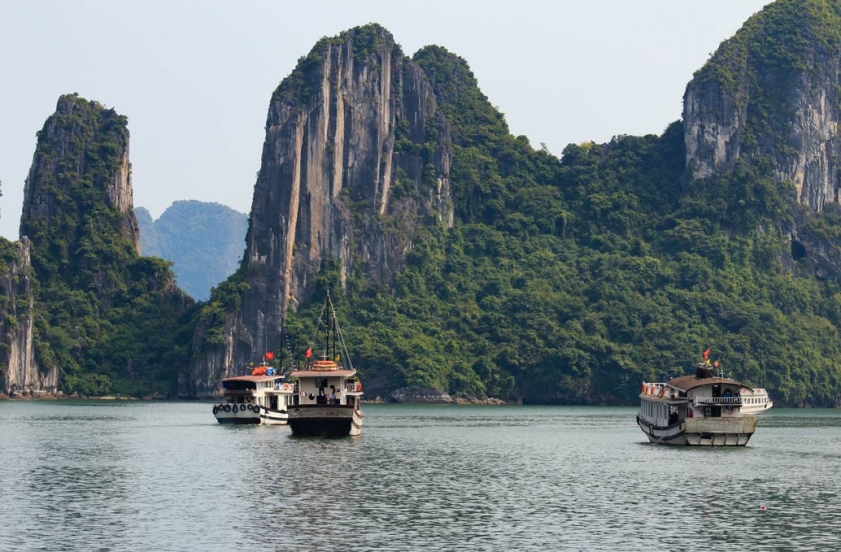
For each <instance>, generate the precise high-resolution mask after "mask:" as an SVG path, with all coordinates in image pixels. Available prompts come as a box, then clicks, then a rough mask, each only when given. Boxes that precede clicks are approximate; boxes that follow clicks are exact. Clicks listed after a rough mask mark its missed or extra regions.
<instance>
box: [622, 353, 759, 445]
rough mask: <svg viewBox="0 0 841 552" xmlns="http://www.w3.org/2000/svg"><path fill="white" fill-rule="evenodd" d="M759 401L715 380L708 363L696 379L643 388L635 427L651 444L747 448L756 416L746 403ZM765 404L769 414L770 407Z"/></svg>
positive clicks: (742, 388)
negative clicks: (637, 427) (745, 408)
mask: <svg viewBox="0 0 841 552" xmlns="http://www.w3.org/2000/svg"><path fill="white" fill-rule="evenodd" d="M708 354H709V351H706V352H705V353H704V355H705V359H706V358H707V355H708ZM755 396H756V395H755V391H754V389H752V388H750V387H748V386H746V385H743V384H741V383H739V382H737V381H734V380H732V379H728V378H725V377H721V374H718V375H716V373H715V369H714V366H712V365H710V364H709V362H708V360H707V361H705V362H703V363H700V364H698V365H697V366H696V368H695V375H691V376H682V377H678V378H674V379H672V380H669V381H667V382H665V383H643V384H642V391H641V392H640V399H641V404H640V410H639V414H637V424H638V425H639V427H640V429H641V430H642V432H643V433H645V435H646V437H648V440H649V441H650V442H652V443H657V444H664V445H710V446H744V445H746V444H747V443H748V441H749V440H750V438H751V436H752V435H753V433H754V431H755V430H756V416H755V415H754V414H755V413H756V410H755V409H753V408H748V409H747V411H746V410H744V406H745V403H744V401H745V398H752V397H755ZM765 396H766V398H767V393H766V394H765ZM756 404H757V406H758V405H759V403H756ZM763 404H767V405H769V406H767V408H770V401H768V402H766V403H763ZM749 406H752V404H751V405H749ZM762 409H763V410H765V407H763V408H762Z"/></svg>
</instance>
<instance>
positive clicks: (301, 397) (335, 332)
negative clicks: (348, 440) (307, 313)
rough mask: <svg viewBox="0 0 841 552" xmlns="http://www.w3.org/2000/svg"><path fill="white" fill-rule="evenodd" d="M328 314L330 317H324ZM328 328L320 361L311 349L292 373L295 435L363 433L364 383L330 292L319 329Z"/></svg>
mask: <svg viewBox="0 0 841 552" xmlns="http://www.w3.org/2000/svg"><path fill="white" fill-rule="evenodd" d="M325 316H326V320H325V319H324V318H325ZM322 329H323V331H324V343H323V346H324V350H323V351H322V354H321V355H320V356H319V357H318V359H317V360H314V359H313V353H312V348H309V349H307V353H306V355H305V356H306V365H305V366H304V367H303V369H301V370H296V371H294V372H292V373H291V374H290V376H289V377H290V378H292V379H296V380H297V385H296V391H297V398H296V401H295V404H294V405H293V406H290V407H289V427H290V428H291V429H292V434H293V435H303V436H321V437H343V436H346V435H359V434H360V433H361V432H362V419H363V417H364V416H363V414H362V410H361V408H360V402H361V400H362V383H361V382H360V381H359V378H358V377H357V376H356V370H355V369H354V368H353V364H352V363H351V360H350V355H349V354H348V351H347V347H346V345H345V341H344V338H343V337H342V333H341V330H340V329H339V321H338V319H337V318H336V311H335V309H334V308H333V302H332V301H331V299H330V294H329V293H328V294H327V299H326V301H325V305H324V309H323V310H322V319H321V320H319V327H318V329H317V330H316V331H317V332H318V333H319V334H320V331H319V330H322Z"/></svg>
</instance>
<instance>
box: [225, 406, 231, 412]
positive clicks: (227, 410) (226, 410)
mask: <svg viewBox="0 0 841 552" xmlns="http://www.w3.org/2000/svg"><path fill="white" fill-rule="evenodd" d="M230 411H231V405H229V404H226V405H225V412H230Z"/></svg>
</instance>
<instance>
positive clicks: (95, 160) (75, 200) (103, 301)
mask: <svg viewBox="0 0 841 552" xmlns="http://www.w3.org/2000/svg"><path fill="white" fill-rule="evenodd" d="M132 196H133V192H132V183H131V164H130V162H129V132H128V127H127V118H126V117H125V116H123V115H119V114H118V113H117V112H116V111H115V110H113V109H109V108H106V107H104V106H102V105H101V104H99V103H98V102H95V101H88V100H85V99H83V98H80V97H79V96H78V95H77V94H69V95H64V96H62V97H61V98H59V100H58V104H57V106H56V111H55V113H54V114H53V115H51V116H50V117H49V118H47V120H46V122H45V124H44V126H43V128H42V129H41V131H39V132H38V141H37V144H36V148H35V154H34V156H33V160H32V168H31V170H30V172H29V175H28V177H27V180H26V186H25V190H24V202H23V214H22V217H21V224H20V229H21V235H22V238H21V239H22V240H24V239H25V238H28V241H29V243H30V249H29V251H30V258H31V265H32V273H33V276H34V279H35V280H37V283H38V285H37V286H35V287H34V302H33V310H34V314H35V316H34V327H33V328H32V339H33V340H34V358H35V361H36V362H37V365H38V368H39V369H40V370H41V371H42V372H47V373H50V374H52V373H55V374H58V373H59V372H60V377H61V382H60V383H61V387H62V389H63V390H64V391H66V392H68V393H74V392H77V393H79V394H84V395H101V394H105V393H109V392H116V393H124V394H137V395H143V394H158V395H165V394H167V393H172V392H174V387H175V374H176V372H177V366H178V363H182V365H183V364H186V350H187V349H186V347H184V348H182V347H181V346H180V344H179V343H178V341H179V339H184V340H186V338H185V337H183V336H182V337H179V335H181V334H182V333H184V330H182V328H183V326H184V322H183V321H179V317H180V316H181V315H182V314H183V313H184V312H185V310H187V309H188V308H189V307H190V305H191V304H192V301H191V300H190V299H189V298H187V297H185V296H184V294H183V293H182V292H181V291H180V290H179V289H178V288H177V287H176V286H175V285H174V277H173V275H172V272H171V271H170V270H169V268H168V266H167V263H166V262H164V261H161V260H160V259H154V258H142V257H140V255H139V249H140V247H139V243H140V233H139V230H138V225H137V220H136V218H135V215H134V212H133V205H132ZM24 243H26V242H24ZM27 354H28V355H31V354H32V352H27ZM33 366H34V365H33ZM30 371H31V369H30ZM57 379H58V377H55V378H53V379H49V378H47V380H45V381H46V383H43V384H42V385H51V386H53V387H55V385H56V384H57V383H58V382H57Z"/></svg>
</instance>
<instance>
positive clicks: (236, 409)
mask: <svg viewBox="0 0 841 552" xmlns="http://www.w3.org/2000/svg"><path fill="white" fill-rule="evenodd" d="M233 410H234V414H236V413H237V412H239V409H238V408H237V405H234V409H233Z"/></svg>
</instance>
